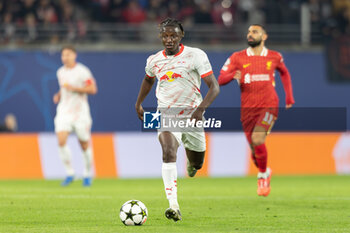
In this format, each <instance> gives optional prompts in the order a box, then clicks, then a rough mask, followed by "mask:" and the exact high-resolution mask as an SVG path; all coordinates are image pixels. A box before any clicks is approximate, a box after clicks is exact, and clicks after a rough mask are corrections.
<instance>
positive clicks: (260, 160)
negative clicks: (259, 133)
mask: <svg viewBox="0 0 350 233" xmlns="http://www.w3.org/2000/svg"><path fill="white" fill-rule="evenodd" d="M254 152H255V156H254V162H255V165H256V166H257V167H258V169H259V172H265V171H266V166H267V150H266V146H265V143H264V144H261V145H259V146H254Z"/></svg>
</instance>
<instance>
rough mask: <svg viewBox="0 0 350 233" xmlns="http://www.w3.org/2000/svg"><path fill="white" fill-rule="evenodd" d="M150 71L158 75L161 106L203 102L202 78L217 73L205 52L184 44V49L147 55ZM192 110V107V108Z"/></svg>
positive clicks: (182, 106) (150, 74)
mask: <svg viewBox="0 0 350 233" xmlns="http://www.w3.org/2000/svg"><path fill="white" fill-rule="evenodd" d="M145 71H146V75H147V76H148V77H152V78H157V79H158V83H157V89H156V96H157V99H158V108H165V109H168V108H178V109H183V110H185V109H194V108H196V107H197V106H198V105H199V104H200V103H201V102H202V95H201V93H200V86H201V78H204V77H206V76H208V75H210V74H212V73H213V71H212V68H211V65H210V62H209V60H208V57H207V55H206V53H205V52H203V51H202V50H200V49H198V48H192V47H188V46H184V45H182V44H180V51H179V52H178V53H177V54H175V55H173V56H169V55H166V54H165V51H164V50H163V51H160V52H158V53H156V54H154V55H151V56H150V57H149V58H148V59H147V64H146V68H145ZM190 111H192V110H190Z"/></svg>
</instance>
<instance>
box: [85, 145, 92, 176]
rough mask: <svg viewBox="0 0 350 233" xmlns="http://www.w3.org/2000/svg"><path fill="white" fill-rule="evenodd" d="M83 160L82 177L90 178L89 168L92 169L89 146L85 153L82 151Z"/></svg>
mask: <svg viewBox="0 0 350 233" xmlns="http://www.w3.org/2000/svg"><path fill="white" fill-rule="evenodd" d="M83 160H84V171H83V176H84V177H91V167H92V150H91V147H90V146H89V147H88V148H87V149H86V150H85V151H83Z"/></svg>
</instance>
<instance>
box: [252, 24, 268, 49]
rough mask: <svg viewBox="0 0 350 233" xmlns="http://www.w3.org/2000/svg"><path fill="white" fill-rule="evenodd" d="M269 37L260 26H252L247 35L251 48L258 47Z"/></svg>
mask: <svg viewBox="0 0 350 233" xmlns="http://www.w3.org/2000/svg"><path fill="white" fill-rule="evenodd" d="M266 38H267V36H266V33H265V31H264V29H262V28H261V27H260V26H255V25H254V26H250V27H249V29H248V34H247V41H248V45H249V46H250V47H253V48H254V47H256V46H259V45H260V44H261V42H264V41H265V40H266Z"/></svg>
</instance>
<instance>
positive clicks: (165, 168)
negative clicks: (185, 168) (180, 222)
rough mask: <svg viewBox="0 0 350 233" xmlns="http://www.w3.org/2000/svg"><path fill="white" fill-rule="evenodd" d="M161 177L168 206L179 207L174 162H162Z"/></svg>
mask: <svg viewBox="0 0 350 233" xmlns="http://www.w3.org/2000/svg"><path fill="white" fill-rule="evenodd" d="M162 177H163V183H164V188H165V194H166V197H167V199H168V200H169V205H170V208H173V209H179V204H178V202H177V183H176V182H177V169H176V162H173V163H163V165H162Z"/></svg>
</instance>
